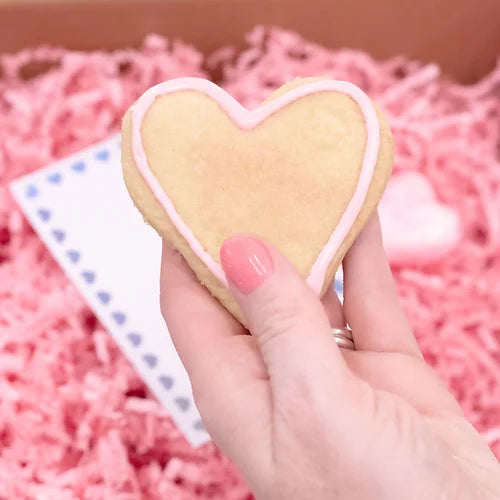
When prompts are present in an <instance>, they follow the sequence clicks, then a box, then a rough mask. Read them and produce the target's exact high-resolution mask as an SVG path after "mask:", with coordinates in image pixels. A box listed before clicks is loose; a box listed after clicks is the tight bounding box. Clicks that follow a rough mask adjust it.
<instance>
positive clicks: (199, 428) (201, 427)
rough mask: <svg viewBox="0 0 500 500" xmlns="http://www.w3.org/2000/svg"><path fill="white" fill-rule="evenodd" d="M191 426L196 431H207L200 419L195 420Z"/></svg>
mask: <svg viewBox="0 0 500 500" xmlns="http://www.w3.org/2000/svg"><path fill="white" fill-rule="evenodd" d="M193 428H194V429H195V430H197V431H204V432H207V430H206V429H205V426H204V425H203V422H202V421H201V420H197V421H196V422H195V423H194V424H193Z"/></svg>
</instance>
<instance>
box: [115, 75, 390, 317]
mask: <svg viewBox="0 0 500 500" xmlns="http://www.w3.org/2000/svg"><path fill="white" fill-rule="evenodd" d="M392 155H393V147H392V137H391V133H390V130H389V127H388V125H387V122H386V121H385V119H384V118H383V117H382V115H381V114H380V112H378V111H377V110H376V108H375V107H374V105H373V104H372V102H371V101H370V99H369V98H368V97H367V96H366V95H365V94H364V93H363V92H362V91H361V90H360V89H358V88H357V87H355V86H354V85H352V84H350V83H347V82H338V81H334V80H323V79H297V80H294V81H293V82H290V83H289V84H287V85H285V86H284V87H282V88H280V89H278V91H277V92H276V93H275V94H274V95H273V96H272V97H271V98H270V99H269V100H268V101H266V103H264V104H263V105H262V106H260V107H259V108H257V109H256V110H254V111H249V110H247V109H245V108H244V107H243V106H241V105H240V104H239V103H238V102H237V101H236V100H234V99H233V98H232V97H231V96H229V95H228V94H227V93H226V92H225V91H224V90H222V89H221V88H220V87H218V86H217V85H215V84H213V83H211V82H209V81H207V80H203V79H198V78H182V79H177V80H171V81H168V82H165V83H162V84H160V85H157V86H156V87H153V88H151V89H149V90H148V91H147V92H146V93H145V94H143V95H142V96H141V97H140V98H139V100H138V101H137V102H136V103H135V105H134V106H133V107H132V108H131V109H130V110H129V111H128V112H127V114H126V115H125V117H124V120H123V127H122V163H123V171H124V178H125V182H126V185H127V188H128V190H129V192H130V195H131V197H132V198H133V200H134V202H135V204H136V206H137V207H138V208H139V210H140V211H141V212H142V214H143V216H144V217H145V219H146V220H147V221H148V222H149V223H150V224H151V225H152V226H153V227H155V228H156V230H157V231H158V232H159V233H160V235H161V236H162V237H163V238H165V239H167V240H168V241H169V242H170V243H171V244H172V245H173V246H174V247H175V248H177V249H178V250H179V252H180V253H181V254H182V255H183V256H184V258H185V259H186V261H187V262H188V264H189V266H190V267H191V268H192V269H193V271H194V272H195V273H196V275H197V277H198V279H199V280H200V281H201V282H202V283H203V284H204V285H205V286H206V287H207V288H208V289H209V290H210V292H211V293H212V294H213V295H214V296H215V297H216V298H217V299H219V301H220V302H221V303H222V304H223V305H224V306H225V307H226V308H227V309H228V310H229V311H230V312H231V313H232V314H233V315H234V316H235V317H236V318H238V319H239V320H240V321H241V322H242V323H244V318H243V317H242V314H241V311H240V310H239V307H238V306H237V304H236V302H235V301H234V300H233V299H232V297H231V295H230V293H229V291H228V289H227V282H226V278H225V275H224V272H223V270H222V268H221V266H220V262H219V249H220V247H221V245H222V243H223V241H224V240H225V239H226V238H228V237H230V236H232V235H234V234H236V233H250V234H254V235H257V236H260V237H262V238H264V239H265V240H267V241H269V242H270V243H272V244H274V245H275V246H276V247H277V248H278V249H280V250H281V252H282V253H283V254H284V255H286V256H287V257H288V259H289V260H290V261H291V262H292V264H293V265H294V266H295V267H296V269H297V270H298V271H299V273H300V274H301V275H302V276H304V278H305V279H306V280H307V281H308V283H309V285H310V286H311V287H312V288H313V289H314V290H315V291H316V292H317V293H318V294H322V293H323V292H324V291H325V290H326V288H327V287H328V285H329V284H330V283H331V280H332V279H333V276H334V274H335V271H336V269H337V267H338V265H339V264H340V262H341V260H342V258H343V256H344V254H345V252H346V251H347V249H348V248H349V246H350V245H351V243H352V242H353V240H354V238H355V237H356V235H357V234H358V233H359V231H360V230H361V228H362V226H363V224H364V223H365V222H366V220H367V218H368V217H369V215H370V214H371V212H372V211H373V210H374V208H375V207H376V204H377V203H378V201H379V199H380V197H381V195H382V193H383V190H384V188H385V185H386V183H387V181H388V178H389V176H390V173H391V169H392Z"/></svg>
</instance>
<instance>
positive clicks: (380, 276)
mask: <svg viewBox="0 0 500 500" xmlns="http://www.w3.org/2000/svg"><path fill="white" fill-rule="evenodd" d="M344 313H345V315H346V320H347V322H348V323H349V325H350V326H351V328H352V331H353V336H354V343H355V345H356V349H357V350H367V351H377V352H399V353H404V354H412V355H414V356H417V357H422V354H421V352H420V349H419V347H418V344H417V341H416V340H415V336H414V335H413V332H412V330H411V328H410V325H409V323H408V320H407V318H406V315H405V313H404V311H403V309H402V307H401V304H400V302H399V298H398V294H397V291H396V286H395V284H394V280H393V277H392V273H391V268H390V267H389V262H388V261H387V257H386V254H385V250H384V247H383V245H382V234H381V231H380V223H379V220H378V215H377V214H375V215H374V216H373V217H372V218H371V219H370V220H369V221H368V223H367V224H366V226H365V228H364V229H363V231H362V232H361V233H360V235H359V236H358V238H357V240H356V242H355V243H354V244H353V246H352V247H351V248H350V250H349V251H348V252H347V255H346V257H345V259H344Z"/></svg>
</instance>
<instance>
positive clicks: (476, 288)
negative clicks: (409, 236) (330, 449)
mask: <svg viewBox="0 0 500 500" xmlns="http://www.w3.org/2000/svg"><path fill="white" fill-rule="evenodd" d="M248 44H249V46H248V48H247V49H246V50H245V51H244V52H243V53H241V54H240V55H239V56H238V57H236V58H235V53H234V51H232V50H230V49H227V48H226V49H222V50H221V51H219V52H217V53H216V54H214V55H213V56H211V57H210V58H209V59H208V61H207V67H208V68H209V69H211V68H216V67H217V68H219V69H222V73H223V75H224V76H223V78H224V79H223V85H224V87H225V88H226V89H227V90H228V91H229V92H230V93H231V94H233V95H234V96H235V97H236V98H237V99H238V100H240V101H241V102H242V103H243V104H244V105H247V106H249V107H254V106H256V105H257V104H258V103H259V102H261V101H262V100H263V99H264V98H266V97H267V96H268V94H269V92H270V91H271V90H273V89H275V88H276V87H278V86H280V85H281V84H283V83H285V82H286V81H288V80H290V79H291V78H293V77H295V76H310V75H322V76H328V77H333V78H336V79H343V80H349V81H352V82H353V83H355V84H357V85H358V86H360V87H361V88H362V89H363V90H365V91H366V92H367V93H368V94H369V95H370V96H371V97H373V98H375V99H376V100H377V101H378V103H379V104H380V105H381V107H382V108H383V109H384V111H385V112H386V114H387V116H388V118H389V120H390V123H391V127H392V130H393V134H394V138H395V144H396V156H395V170H396V173H397V174H401V173H407V172H417V173H419V174H422V175H424V176H425V177H426V179H427V180H428V181H429V182H430V184H431V186H432V188H433V190H434V192H435V195H436V197H437V200H438V201H439V202H440V203H442V204H445V205H446V206H448V207H449V208H450V209H451V210H454V211H455V212H456V213H457V214H458V216H459V218H460V221H461V239H460V241H459V243H458V244H457V245H456V246H455V248H452V249H450V248H448V249H447V254H446V257H445V258H442V259H438V260H435V261H433V262H432V263H428V264H425V265H424V264H422V262H421V261H420V260H415V261H414V262H412V261H411V259H410V262H406V261H405V264H404V265H402V264H398V265H394V266H393V269H394V273H395V277H396V281H397V284H398V288H399V293H400V295H401V298H402V302H403V305H404V308H405V310H406V312H407V314H408V316H409V318H410V321H411V323H412V325H413V327H414V329H415V332H416V334H417V337H418V340H419V343H420V346H421V348H422V350H423V351H424V353H425V356H426V358H427V360H428V361H429V362H430V363H431V364H432V366H433V367H434V368H435V370H436V371H437V372H438V373H439V375H440V376H441V377H442V378H443V379H444V380H445V381H446V383H447V384H448V386H449V387H450V389H451V391H452V392H453V394H454V395H455V396H456V397H457V399H458V400H459V402H460V404H461V405H462V407H463V409H464V411H465V413H466V415H467V417H468V418H469V419H470V421H471V422H472V423H473V424H474V425H475V426H476V427H477V428H478V429H479V430H480V431H481V432H482V433H483V435H484V437H485V438H486V439H487V440H488V442H489V444H490V446H491V447H492V449H493V450H494V451H495V453H496V454H497V456H500V309H499V308H500V306H499V301H498V297H500V125H499V124H500V63H499V64H498V65H497V66H496V68H495V69H494V70H493V71H492V72H491V73H490V74H489V75H488V76H486V77H485V78H484V79H483V80H482V81H480V82H479V83H477V84H475V85H473V86H468V87H464V86H460V85H458V84H456V83H452V82H450V81H448V80H447V79H445V78H443V77H442V76H441V75H440V72H439V68H438V67H436V66H434V65H422V64H420V63H417V62H414V61H409V60H407V59H405V58H403V57H397V58H394V59H391V60H388V61H385V62H376V61H374V60H373V59H371V58H370V57H369V56H368V55H367V54H365V53H362V52H357V51H351V50H336V51H331V50H327V49H324V48H322V47H320V46H317V45H314V44H311V43H308V42H305V41H304V40H302V39H300V38H299V37H298V36H296V35H295V34H292V33H288V32H283V31H280V30H277V29H274V30H267V31H266V30H264V29H261V28H257V29H255V30H254V31H253V32H252V33H251V34H250V35H249V36H248ZM33 62H35V63H37V62H39V63H46V62H49V63H51V65H52V67H51V68H50V69H49V70H48V71H45V72H43V73H42V74H40V75H38V76H36V77H34V78H31V79H28V80H26V79H25V78H23V77H22V75H23V74H24V72H25V71H26V68H28V67H29V65H30V64H31V65H32V64H33ZM202 64H203V60H202V56H201V55H200V54H199V53H198V52H197V51H195V50H194V49H192V48H190V47H187V46H185V45H183V44H180V43H176V44H170V43H167V42H166V41H165V40H163V39H162V38H160V37H156V36H152V37H149V38H148V39H147V40H146V41H145V43H144V45H143V47H142V48H141V49H140V50H123V51H118V52H114V53H102V52H95V53H79V52H69V51H65V50H61V49H52V48H39V49H34V50H26V51H23V52H20V53H18V54H15V55H3V56H1V57H0V65H1V67H2V75H3V76H2V78H0V137H1V138H2V140H1V142H0V394H1V397H0V484H1V485H2V488H1V492H0V498H2V499H3V498H8V499H11V498H12V499H13V498H15V499H20V500H22V499H32V498H40V499H41V498H47V499H50V500H71V499H76V498H85V499H88V500H97V499H103V498H106V499H108V498H110V499H111V498H112V499H116V500H120V499H122V500H125V499H126V500H132V499H134V500H135V499H142V498H146V499H152V500H154V499H158V500H159V499H164V498H169V499H173V500H177V499H179V500H182V499H192V498H201V499H204V498H206V499H207V498H217V499H223V498H227V499H245V498H249V497H250V494H249V492H248V490H247V488H246V486H245V485H244V483H243V482H242V480H241V479H240V477H239V474H238V473H237V471H236V470H235V468H234V467H233V466H232V465H231V464H230V463H229V461H228V460H227V459H225V458H224V457H222V456H221V455H220V453H219V452H218V451H217V450H216V448H215V447H214V446H213V445H211V444H209V445H206V446H204V447H202V448H200V449H198V450H194V449H192V448H191V447H190V446H189V445H188V444H187V442H186V441H185V440H184V438H183V437H182V435H181V434H180V432H179V431H178V430H177V429H176V427H175V426H174V425H173V424H172V422H171V420H170V419H169V418H168V416H167V415H166V414H165V412H164V411H163V410H162V409H161V408H160V406H159V404H158V403H157V402H156V401H155V400H154V399H153V398H152V397H151V395H150V394H149V393H148V392H147V390H146V389H145V387H144V385H143V383H142V382H141V380H140V379H139V377H138V375H137V374H136V373H135V372H134V370H133V369H132V367H131V366H130V364H129V363H128V362H127V361H126V360H125V358H124V357H123V355H122V354H121V353H120V351H119V349H118V348H117V347H116V346H115V344H114V343H113V341H112V340H111V338H110V337H109V336H108V335H107V334H106V332H105V331H103V329H102V327H101V326H100V325H99V324H98V323H97V321H96V319H95V317H94V316H93V315H92V313H91V312H90V311H89V309H88V307H87V306H86V304H85V303H84V301H83V300H82V298H81V297H80V296H79V295H78V293H77V292H76V290H75V289H74V287H73V286H72V285H71V283H69V281H68V280H67V279H66V277H65V276H64V274H63V272H62V271H61V270H60V269H59V267H58V266H57V265H56V264H55V262H54V261H53V260H52V258H51V257H50V256H49V254H48V252H47V251H46V250H45V248H44V246H43V244H42V243H41V242H40V240H39V239H38V238H37V237H36V235H35V234H34V232H33V231H32V229H31V228H30V227H29V225H28V223H27V222H26V220H25V219H24V218H23V216H22V215H21V213H20V211H19V208H18V207H17V206H16V204H15V203H14V201H13V199H12V198H11V196H10V194H9V192H8V189H7V185H8V183H9V181H10V180H12V179H14V178H16V177H18V176H19V175H21V174H25V173H28V172H31V171H33V170H35V169H37V168H39V167H42V166H44V165H46V164H47V163H50V162H51V161H53V160H55V159H57V158H60V157H62V156H64V155H67V154H68V153H71V152H74V151H76V150H78V149H80V148H82V147H84V146H86V145H89V144H91V143H93V142H95V141H97V140H99V139H103V138H104V137H106V136H108V135H109V134H110V133H112V132H115V131H117V130H118V127H119V123H120V120H121V117H122V115H123V113H124V111H125V110H126V108H127V107H128V106H129V105H130V104H131V103H132V102H133V100H134V99H135V98H137V97H138V96H139V95H140V93H142V92H143V91H144V90H146V88H148V87H150V86H151V85H153V84H155V83H158V82H160V81H163V80H166V79H169V78H174V77H178V76H203V75H204V70H203V69H202V68H203V66H202ZM405 255H406V254H405Z"/></svg>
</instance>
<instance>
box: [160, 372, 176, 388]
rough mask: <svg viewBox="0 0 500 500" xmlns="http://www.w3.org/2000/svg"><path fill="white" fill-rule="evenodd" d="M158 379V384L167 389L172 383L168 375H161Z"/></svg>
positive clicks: (172, 380)
mask: <svg viewBox="0 0 500 500" xmlns="http://www.w3.org/2000/svg"><path fill="white" fill-rule="evenodd" d="M158 380H159V381H160V384H161V385H162V386H163V387H164V388H165V389H167V391H169V390H170V389H172V386H173V385H174V379H173V378H172V377H169V376H168V375H162V376H161V377H159V379H158Z"/></svg>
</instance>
